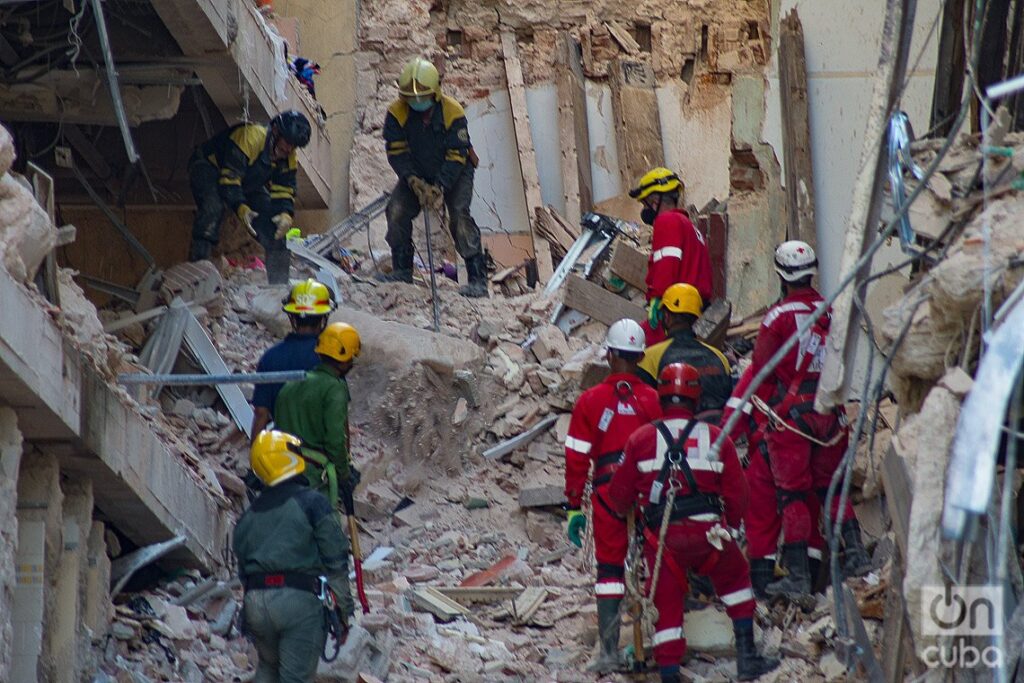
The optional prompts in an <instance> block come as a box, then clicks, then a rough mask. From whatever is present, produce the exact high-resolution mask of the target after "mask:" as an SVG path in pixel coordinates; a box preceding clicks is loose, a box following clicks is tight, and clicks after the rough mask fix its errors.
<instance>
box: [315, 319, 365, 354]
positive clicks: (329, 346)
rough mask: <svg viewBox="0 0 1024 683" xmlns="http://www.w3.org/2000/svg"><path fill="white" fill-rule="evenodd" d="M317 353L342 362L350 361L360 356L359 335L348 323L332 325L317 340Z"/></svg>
mask: <svg viewBox="0 0 1024 683" xmlns="http://www.w3.org/2000/svg"><path fill="white" fill-rule="evenodd" d="M313 350H314V351H316V352H317V353H319V354H321V355H324V356H328V357H330V358H333V359H334V360H337V361H341V362H342V363H344V362H346V361H350V360H352V359H353V358H355V357H356V356H358V355H359V333H358V332H356V328H354V327H352V326H351V325H349V324H348V323H331V324H330V325H328V326H327V328H326V329H325V330H324V331H323V332H321V333H320V338H319V339H317V342H316V348H315V349H313Z"/></svg>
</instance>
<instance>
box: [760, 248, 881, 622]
mask: <svg viewBox="0 0 1024 683" xmlns="http://www.w3.org/2000/svg"><path fill="white" fill-rule="evenodd" d="M817 270H818V259H817V257H816V256H815V254H814V250H813V249H812V248H811V246H810V245H809V244H807V243H806V242H801V241H799V240H791V241H789V242H783V243H782V244H781V245H779V247H778V248H777V249H776V250H775V271H776V272H777V273H778V274H779V278H780V282H781V285H782V292H783V296H782V299H781V300H780V301H779V302H778V303H777V304H775V305H774V306H773V307H772V308H770V309H769V310H768V313H767V314H765V317H764V320H762V321H761V328H760V331H759V332H758V336H757V343H756V344H755V346H754V354H753V363H752V364H751V366H750V372H751V373H753V374H755V375H756V374H757V373H758V372H760V371H761V369H762V368H763V367H764V366H765V365H766V364H767V362H768V360H769V359H770V358H771V357H772V356H774V355H775V353H776V351H778V349H779V348H780V347H781V346H782V345H783V344H784V343H785V342H786V340H787V339H789V338H790V337H791V336H792V335H793V334H795V333H796V330H797V327H798V326H799V325H800V322H801V320H803V319H805V318H806V317H807V316H808V315H811V314H812V313H813V312H814V310H815V308H816V307H817V306H818V305H819V304H820V303H821V301H822V297H821V295H820V294H819V293H818V292H817V290H815V289H814V288H813V287H812V286H811V279H812V278H813V277H814V274H815V273H816V272H817ZM830 320H831V313H829V312H825V313H823V314H822V315H821V317H820V318H819V319H818V320H817V321H816V322H815V324H814V325H813V326H812V327H811V328H810V329H809V330H808V331H807V332H806V333H805V335H804V337H803V338H801V339H800V342H799V343H798V344H796V345H795V346H794V347H793V348H792V349H790V351H789V353H787V354H786V356H785V357H784V358H783V359H782V362H781V363H779V364H778V365H777V366H776V367H775V369H774V370H773V371H772V373H771V375H770V376H769V377H768V379H767V380H766V383H767V384H769V386H771V387H772V398H771V399H770V400H769V401H768V402H767V405H765V404H761V405H762V406H764V410H765V412H766V414H767V417H768V430H767V432H766V434H765V443H766V444H767V447H768V460H769V462H770V466H771V472H772V478H773V479H774V482H775V486H776V488H777V495H778V504H779V508H780V509H781V512H782V535H783V539H784V544H783V546H782V553H783V564H784V566H785V568H786V569H787V571H788V575H787V576H785V577H783V578H781V579H779V580H778V581H775V582H773V583H770V584H768V586H767V587H766V588H765V592H766V593H767V594H768V595H769V596H781V597H785V598H787V599H789V600H791V601H793V602H796V603H797V604H800V605H804V606H811V605H813V603H814V598H813V596H812V595H811V589H812V579H811V569H810V563H809V561H808V548H809V544H810V542H811V540H812V538H814V536H815V534H816V533H817V526H818V524H817V522H818V512H819V509H820V506H821V503H822V502H823V501H824V500H825V492H826V490H827V488H828V486H829V483H830V481H831V479H832V475H833V473H834V472H835V470H836V468H837V467H838V466H839V463H840V461H841V460H842V458H843V455H844V454H845V452H846V446H847V439H848V430H847V426H846V416H845V413H844V411H843V409H842V408H837V409H834V410H832V411H830V412H828V413H819V412H817V411H815V409H814V395H815V393H817V390H818V379H819V377H820V373H821V368H822V365H823V363H824V357H825V339H826V338H827V336H828V328H829V323H830ZM838 505H839V496H835V497H834V499H833V510H832V516H833V519H835V516H836V514H837V513H839V512H840V511H839V510H838ZM841 513H842V519H843V522H842V538H843V545H844V546H845V561H844V571H845V573H846V574H847V575H848V576H853V575H857V576H859V575H861V574H864V573H866V572H867V571H869V570H870V568H871V561H870V558H868V555H867V552H866V551H865V550H864V546H863V544H862V542H861V537H860V525H859V524H858V523H857V518H856V516H855V515H854V512H853V507H852V506H851V505H850V504H849V502H847V504H846V507H845V508H844V509H843V510H842V511H841ZM762 541H763V543H762V545H765V546H767V545H768V539H759V540H756V541H755V542H757V543H761V542H762ZM774 543H775V541H774V539H771V544H772V545H774Z"/></svg>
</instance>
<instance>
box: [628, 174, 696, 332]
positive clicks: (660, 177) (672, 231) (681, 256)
mask: <svg viewBox="0 0 1024 683" xmlns="http://www.w3.org/2000/svg"><path fill="white" fill-rule="evenodd" d="M683 189H684V188H683V182H682V181H681V180H680V179H679V176H678V175H676V174H675V173H673V172H672V171H670V170H669V169H667V168H654V169H651V170H650V171H648V172H647V173H646V174H645V175H644V176H643V177H642V178H640V182H639V183H638V185H637V187H635V188H634V189H632V190H630V191H629V196H630V197H632V198H633V199H636V200H637V201H639V202H640V203H641V204H643V209H641V211H640V217H641V219H642V220H643V222H644V223H647V224H648V225H650V226H653V228H654V232H653V234H652V235H651V255H650V256H648V257H647V320H645V321H644V322H643V328H644V333H645V334H646V335H647V345H648V346H653V345H655V344H657V343H659V342H662V341H664V340H665V338H666V330H665V329H664V325H663V323H662V320H661V297H662V295H663V294H664V293H665V290H666V289H668V288H669V287H671V286H672V285H674V284H676V283H677V282H685V283H687V284H690V285H693V286H694V287H696V288H697V291H698V292H699V293H700V297H701V300H702V301H711V256H710V255H709V253H708V247H707V242H706V240H705V239H704V235H703V234H701V232H700V230H698V229H697V228H695V227H694V225H693V223H691V222H690V217H689V216H687V215H686V211H684V210H683V208H682V206H681V201H682V200H681V196H682V192H683ZM698 315H699V313H698Z"/></svg>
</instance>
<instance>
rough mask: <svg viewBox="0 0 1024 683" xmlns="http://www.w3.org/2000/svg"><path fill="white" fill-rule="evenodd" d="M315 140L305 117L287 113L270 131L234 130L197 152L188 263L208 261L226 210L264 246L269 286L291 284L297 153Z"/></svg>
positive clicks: (191, 168)
mask: <svg viewBox="0 0 1024 683" xmlns="http://www.w3.org/2000/svg"><path fill="white" fill-rule="evenodd" d="M311 135H312V129H311V128H310V125H309V120H308V119H307V118H306V117H305V116H304V115H303V114H301V113H299V112H297V111H285V112H282V113H280V114H278V115H277V116H275V117H274V118H273V119H272V120H271V121H270V124H269V125H267V126H264V125H261V124H258V123H239V124H237V125H234V126H231V127H230V128H227V129H226V130H223V131H221V132H220V133H218V134H217V135H215V136H213V137H212V138H210V139H209V140H207V141H206V142H204V143H203V144H202V145H200V146H199V147H198V148H197V149H196V151H195V154H193V155H192V159H191V161H189V165H188V174H189V184H190V185H191V187H192V196H193V198H194V199H195V200H196V217H195V222H194V223H193V225H192V246H191V248H190V249H189V260H190V261H199V260H202V259H208V258H210V254H211V253H212V252H213V248H214V246H216V245H217V243H218V242H220V224H221V215H222V214H223V213H224V207H225V206H226V207H228V208H229V209H231V211H232V213H234V214H235V215H236V216H238V218H239V220H240V221H242V224H243V225H244V226H245V227H246V229H247V230H248V231H249V234H250V235H252V237H253V238H254V239H256V240H257V241H258V242H259V243H260V244H261V245H262V246H263V249H264V250H265V252H266V267H267V281H268V282H269V283H270V284H285V283H287V282H288V268H289V263H290V261H291V259H290V258H289V253H288V248H287V247H286V246H285V235H286V234H287V233H288V230H289V229H291V227H292V216H294V215H295V174H296V170H297V168H298V163H297V161H296V158H295V150H296V149H297V148H299V147H305V146H306V145H308V144H309V138H310V136H311Z"/></svg>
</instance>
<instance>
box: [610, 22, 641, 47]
mask: <svg viewBox="0 0 1024 683" xmlns="http://www.w3.org/2000/svg"><path fill="white" fill-rule="evenodd" d="M604 25H605V26H606V27H607V28H608V32H609V33H611V34H612V38H614V39H615V42H616V43H618V44H619V47H621V48H622V49H623V50H625V51H626V52H627V53H629V54H631V55H638V54H640V43H638V42H636V39H635V38H634V37H633V36H631V35H630V34H629V31H627V30H626V29H625V27H623V26H622V24H620V23H619V22H617V21H606V22H605V24H604Z"/></svg>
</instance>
